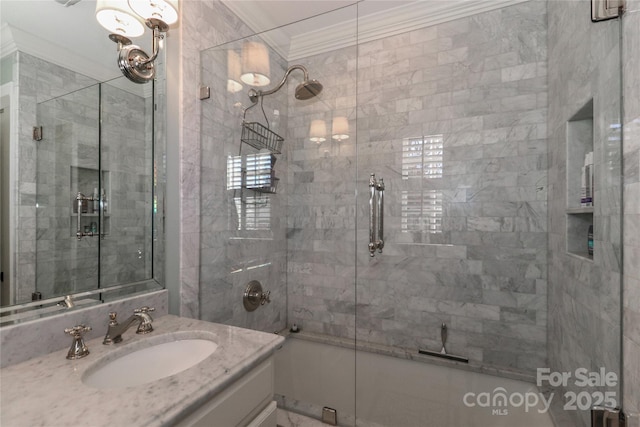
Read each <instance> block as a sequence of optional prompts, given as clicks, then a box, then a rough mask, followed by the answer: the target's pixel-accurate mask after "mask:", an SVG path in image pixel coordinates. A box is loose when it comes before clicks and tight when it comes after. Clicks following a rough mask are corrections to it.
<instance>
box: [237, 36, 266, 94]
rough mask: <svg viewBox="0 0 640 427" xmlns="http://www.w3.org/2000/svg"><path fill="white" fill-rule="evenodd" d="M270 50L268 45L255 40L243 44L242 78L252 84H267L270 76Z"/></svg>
mask: <svg viewBox="0 0 640 427" xmlns="http://www.w3.org/2000/svg"><path fill="white" fill-rule="evenodd" d="M269 74H270V66H269V51H268V50H267V47H266V46H265V45H264V44H262V43H260V42H254V41H245V42H244V43H243V44H242V75H241V76H240V79H241V80H242V81H243V82H245V83H246V84H248V85H251V86H266V85H268V84H269V83H271V80H270V78H269Z"/></svg>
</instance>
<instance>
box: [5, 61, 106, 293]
mask: <svg viewBox="0 0 640 427" xmlns="http://www.w3.org/2000/svg"><path fill="white" fill-rule="evenodd" d="M13 76H14V81H15V82H16V84H17V87H18V88H17V91H18V105H19V110H18V115H17V122H18V123H19V128H18V158H19V159H20V161H19V162H18V163H17V179H18V182H19V183H20V184H19V187H18V188H17V189H16V206H17V209H18V211H17V212H16V230H17V231H18V232H17V233H16V272H15V280H14V283H15V286H16V289H17V293H16V301H17V302H28V301H31V293H32V292H33V291H35V290H36V250H37V248H36V232H37V230H36V228H37V225H36V191H37V164H36V163H37V149H36V145H37V143H36V141H34V140H33V138H32V134H31V129H32V127H33V126H35V125H36V123H37V115H36V112H37V105H38V104H39V103H41V102H44V101H47V100H50V99H53V98H55V97H58V96H61V95H64V94H66V93H70V92H73V91H74V90H78V89H81V88H86V87H88V86H91V85H93V84H95V83H97V82H96V81H95V80H93V79H90V78H88V77H86V76H83V75H81V74H78V73H75V72H73V71H70V70H67V69H64V68H62V67H59V66H57V65H54V64H50V63H48V62H46V61H42V60H41V59H38V58H36V57H34V56H31V55H28V54H25V53H23V52H18V53H17V61H15V63H14V72H13ZM50 131H51V129H50ZM45 296H46V295H45Z"/></svg>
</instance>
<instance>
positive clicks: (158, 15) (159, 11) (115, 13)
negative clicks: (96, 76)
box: [96, 0, 178, 83]
mask: <svg viewBox="0 0 640 427" xmlns="http://www.w3.org/2000/svg"><path fill="white" fill-rule="evenodd" d="M96 19H97V20H98V22H99V23H100V25H102V26H103V27H104V28H106V29H107V30H109V31H111V34H109V38H110V39H111V40H112V41H114V42H116V43H117V44H118V67H120V71H122V74H124V76H125V77H126V78H128V79H129V80H131V81H132V82H135V83H147V82H148V81H151V80H152V79H153V77H154V76H155V67H154V63H153V62H154V61H155V60H156V58H157V57H158V53H159V52H160V42H161V40H162V39H164V34H163V33H166V32H167V31H169V24H173V23H175V22H176V21H177V20H178V0H128V1H127V0H98V1H97V2H96ZM143 19H144V23H145V24H146V26H147V27H149V28H151V30H152V32H153V36H152V37H153V40H152V44H153V54H152V55H151V56H149V55H147V54H146V53H145V51H143V50H142V49H141V48H140V47H139V46H137V45H134V44H131V40H130V39H129V37H138V36H141V35H142V34H144V25H142V20H143Z"/></svg>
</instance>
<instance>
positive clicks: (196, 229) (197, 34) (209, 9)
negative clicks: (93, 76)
mask: <svg viewBox="0 0 640 427" xmlns="http://www.w3.org/2000/svg"><path fill="white" fill-rule="evenodd" d="M180 7H181V16H182V21H183V22H185V23H188V25H180V27H179V28H178V31H179V32H180V37H179V38H177V39H176V40H175V41H179V43H180V48H179V50H180V56H179V58H180V64H179V66H176V68H175V69H173V72H174V73H176V74H175V76H176V77H177V76H178V75H179V83H177V84H179V85H180V98H179V102H180V114H181V118H182V120H181V124H180V129H179V130H178V132H179V144H180V149H179V151H180V154H179V155H180V160H179V164H180V200H179V203H180V242H177V243H176V244H178V245H179V247H180V249H179V254H180V286H179V290H180V298H179V300H180V302H179V313H176V314H180V315H181V316H187V317H192V318H199V316H200V314H201V312H202V313H204V315H205V317H203V318H206V317H208V316H211V314H209V312H208V309H204V310H201V308H200V300H199V299H200V287H201V281H200V270H201V268H200V262H201V255H200V242H201V240H202V239H201V235H200V229H201V226H200V213H201V194H202V193H201V186H200V181H201V168H202V164H201V161H202V160H203V159H202V156H203V154H204V153H203V151H202V147H201V142H200V140H201V134H200V126H201V106H202V103H201V101H200V100H199V96H198V95H199V88H200V85H201V82H202V80H201V76H200V64H201V62H200V61H201V58H200V52H201V51H202V50H205V49H208V48H211V47H213V46H218V45H221V44H223V43H225V42H228V41H231V40H237V39H240V38H242V37H244V36H248V35H251V34H252V33H253V32H252V31H251V30H250V29H249V28H248V27H247V26H246V25H245V24H244V23H243V22H241V21H240V20H239V19H238V18H237V17H236V16H235V15H234V14H233V13H231V12H230V11H229V9H227V8H226V7H225V6H224V5H222V4H221V3H220V2H219V1H211V2H203V1H198V0H186V1H183V2H181V6H180ZM168 42H174V40H168ZM174 65H175V64H174ZM170 66H171V65H170ZM178 68H179V70H178ZM202 83H203V82H202ZM170 84H175V82H174V83H171V82H170ZM212 94H213V95H214V96H216V93H215V92H212ZM168 143H169V144H171V143H172V142H171V141H169V142H168ZM220 160H222V159H220Z"/></svg>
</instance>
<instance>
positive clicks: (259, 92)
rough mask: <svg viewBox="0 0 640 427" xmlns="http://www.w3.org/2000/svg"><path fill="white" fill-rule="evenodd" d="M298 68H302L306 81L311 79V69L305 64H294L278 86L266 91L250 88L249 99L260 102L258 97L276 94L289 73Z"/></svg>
mask: <svg viewBox="0 0 640 427" xmlns="http://www.w3.org/2000/svg"><path fill="white" fill-rule="evenodd" d="M296 69H298V70H301V71H302V72H303V73H304V81H305V82H306V81H308V80H309V71H307V68H306V67H305V66H304V65H292V66H291V67H289V68H288V69H287V71H286V72H285V73H284V77H282V80H280V83H278V85H277V86H276V87H274V88H272V89H269V90H265V91H262V90H255V89H250V90H249V99H250V100H251V102H253V103H254V104H255V103H256V102H258V99H260V97H262V96H267V95H271V94H274V93H276V92H277V91H279V90H280V89H282V86H284V84H285V83H286V82H287V79H288V78H289V74H291V72H292V71H293V70H296Z"/></svg>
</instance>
